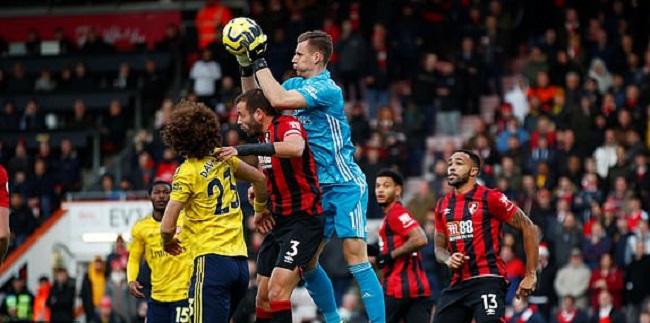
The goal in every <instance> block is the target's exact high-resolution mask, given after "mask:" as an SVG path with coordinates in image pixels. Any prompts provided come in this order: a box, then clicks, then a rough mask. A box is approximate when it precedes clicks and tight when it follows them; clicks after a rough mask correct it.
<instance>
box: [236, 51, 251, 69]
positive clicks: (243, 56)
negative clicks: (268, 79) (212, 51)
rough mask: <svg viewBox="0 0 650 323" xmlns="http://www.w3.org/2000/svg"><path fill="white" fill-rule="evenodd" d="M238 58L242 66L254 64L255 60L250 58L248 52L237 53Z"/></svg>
mask: <svg viewBox="0 0 650 323" xmlns="http://www.w3.org/2000/svg"><path fill="white" fill-rule="evenodd" d="M235 57H236V58H237V63H239V66H241V67H249V66H251V65H253V62H252V61H251V60H250V58H248V55H246V54H241V55H235Z"/></svg>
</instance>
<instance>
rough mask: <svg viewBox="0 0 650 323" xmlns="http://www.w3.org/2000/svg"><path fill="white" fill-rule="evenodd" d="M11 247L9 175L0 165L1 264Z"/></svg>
mask: <svg viewBox="0 0 650 323" xmlns="http://www.w3.org/2000/svg"><path fill="white" fill-rule="evenodd" d="M8 249H9V176H8V175H7V170H6V169H5V168H4V167H2V165H0V264H1V263H2V261H3V260H4V258H5V255H6V254H7V250H8Z"/></svg>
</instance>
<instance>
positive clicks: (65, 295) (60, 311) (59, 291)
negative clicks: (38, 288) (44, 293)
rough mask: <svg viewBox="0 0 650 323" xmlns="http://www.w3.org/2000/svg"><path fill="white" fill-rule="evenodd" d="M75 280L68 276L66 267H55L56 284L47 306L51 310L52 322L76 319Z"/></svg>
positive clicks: (57, 322) (64, 322) (65, 322)
mask: <svg viewBox="0 0 650 323" xmlns="http://www.w3.org/2000/svg"><path fill="white" fill-rule="evenodd" d="M75 294H76V292H75V285H74V281H73V280H71V279H70V278H69V276H68V271H67V270H66V269H65V268H55V269H54V284H53V285H52V288H51V289H50V295H49V297H48V298H47V306H48V307H49V308H50V311H51V319H52V323H67V322H72V321H74V299H75Z"/></svg>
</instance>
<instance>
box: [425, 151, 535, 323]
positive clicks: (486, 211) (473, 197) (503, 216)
mask: <svg viewBox="0 0 650 323" xmlns="http://www.w3.org/2000/svg"><path fill="white" fill-rule="evenodd" d="M480 168H481V159H480V157H479V156H478V155H477V154H475V153H474V152H472V151H470V150H464V149H462V150H457V151H455V152H454V153H453V154H452V155H451V157H450V158H449V160H448V166H447V182H448V183H449V185H450V186H451V187H453V188H454V190H453V191H452V192H450V193H448V194H447V195H445V196H444V197H443V198H441V199H440V200H438V204H437V205H436V209H435V222H436V229H435V254H436V258H437V260H438V262H441V263H444V264H445V265H447V266H448V267H449V268H451V270H452V279H451V284H450V286H449V287H448V288H446V289H444V290H443V292H442V294H441V295H440V298H439V299H438V305H437V307H436V314H435V315H434V319H433V321H434V322H438V323H443V322H471V321H472V318H474V319H476V322H478V323H482V322H504V321H505V296H506V289H507V282H506V279H505V277H506V271H505V264H504V262H503V260H502V259H501V258H500V257H499V251H500V244H499V239H500V238H501V235H502V229H501V226H502V223H504V222H505V223H508V224H509V225H510V226H512V227H513V228H515V229H517V230H520V231H521V232H522V233H523V239H524V251H525V253H526V274H525V277H524V279H523V280H522V281H521V283H520V284H519V287H518V288H517V292H516V296H517V297H528V296H529V295H530V294H531V293H532V292H533V291H534V290H535V285H536V283H537V274H536V269H537V256H538V240H537V238H538V237H537V228H536V227H535V225H534V224H533V222H532V221H531V220H530V219H529V218H528V217H527V216H526V215H525V214H524V212H523V211H521V209H519V208H518V207H517V206H516V205H514V204H513V203H512V202H510V201H509V200H508V198H507V197H506V196H505V195H504V194H503V193H501V192H499V191H497V190H493V189H489V188H486V187H485V186H482V185H479V184H477V183H476V177H477V176H478V175H479V172H480Z"/></svg>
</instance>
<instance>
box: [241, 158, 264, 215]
mask: <svg viewBox="0 0 650 323" xmlns="http://www.w3.org/2000/svg"><path fill="white" fill-rule="evenodd" d="M235 177H236V178H237V179H241V180H243V181H246V182H249V183H251V185H252V186H253V192H254V194H255V201H256V202H259V203H266V199H267V198H268V195H269V192H268V191H267V189H266V177H265V176H264V174H263V173H262V172H260V171H258V170H257V169H255V167H253V166H251V165H248V164H246V163H239V167H237V170H236V171H235ZM256 212H257V210H256ZM260 212H261V211H260Z"/></svg>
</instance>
